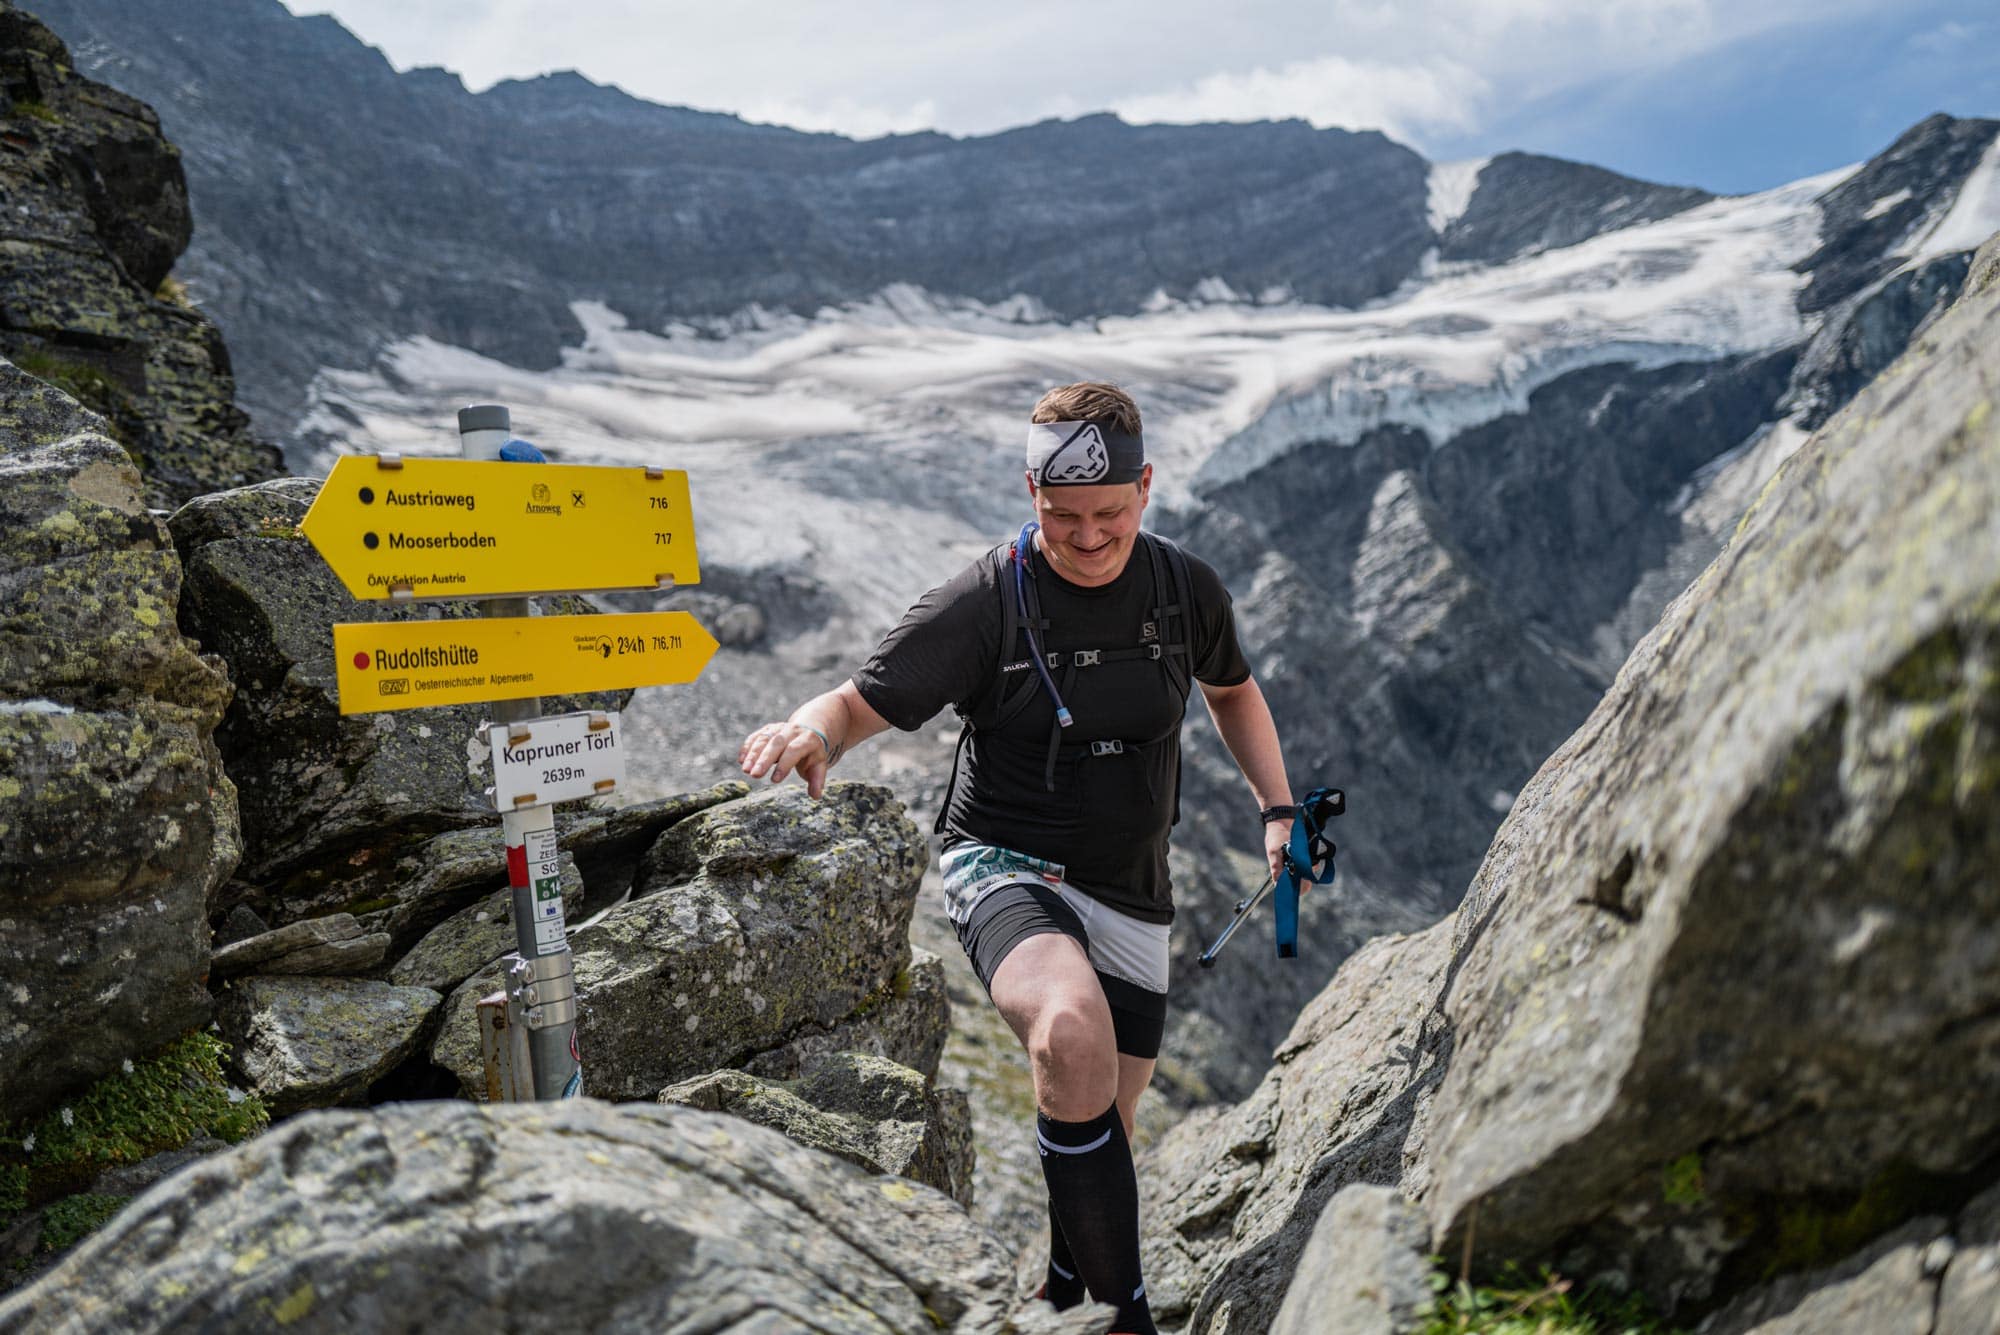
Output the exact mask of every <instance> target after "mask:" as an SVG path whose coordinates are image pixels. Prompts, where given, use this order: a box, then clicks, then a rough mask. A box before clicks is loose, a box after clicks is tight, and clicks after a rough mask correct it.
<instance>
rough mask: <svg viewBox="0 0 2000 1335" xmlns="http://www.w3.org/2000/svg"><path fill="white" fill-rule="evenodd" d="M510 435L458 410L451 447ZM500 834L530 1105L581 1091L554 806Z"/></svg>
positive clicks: (512, 707)
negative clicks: (511, 917)
mask: <svg viewBox="0 0 2000 1335" xmlns="http://www.w3.org/2000/svg"><path fill="white" fill-rule="evenodd" d="M513 434H514V432H513V421H512V418H511V416H510V414H509V413H508V411H507V409H506V408H505V407H504V406H503V405H501V404H497V403H481V404H474V405H472V406H470V407H465V408H461V409H459V410H458V439H459V447H460V450H461V452H462V453H463V454H464V456H465V457H466V458H468V459H498V458H499V457H500V448H501V446H503V445H505V444H506V443H507V442H508V441H509V440H510V439H512V438H513ZM479 610H480V613H481V615H483V616H489V617H524V616H531V615H533V611H532V609H531V607H530V606H529V602H528V600H527V599H526V598H486V599H482V600H480V604H479ZM541 712H542V702H541V700H540V698H539V697H536V698H530V699H525V700H501V701H496V702H495V703H494V705H493V720H492V721H493V723H494V725H495V726H496V727H502V728H504V727H506V726H508V725H509V724H514V723H522V722H525V721H527V720H529V719H532V718H534V717H536V716H537V715H539V714H540V713H541ZM500 829H501V833H502V836H503V838H504V839H505V841H506V845H507V883H508V885H509V886H510V887H512V889H513V892H514V934H515V941H516V944H517V946H518V949H517V951H516V953H514V954H512V955H509V956H507V957H506V959H505V960H503V961H502V964H503V966H504V968H505V971H506V990H507V1015H508V1019H509V1022H510V1023H511V1024H513V1025H516V1026H525V1027H526V1029H527V1033H528V1043H527V1049H528V1055H529V1060H530V1064H531V1065H532V1066H533V1068H534V1083H533V1088H534V1091H535V1098H536V1100H537V1101H547V1100H552V1099H562V1098H570V1097H573V1096H575V1095H577V1094H579V1093H581V1092H582V1089H583V1065H582V1062H581V1060H580V1059H579V1056H578V1053H577V1046H576V982H575V973H574V970H573V968H572V961H571V956H570V950H569V941H568V936H567V932H566V927H565V924H564V921H563V906H562V872H561V866H560V863H559V861H558V857H557V848H556V829H555V808H554V807H550V806H531V807H524V808H522V809H520V810H516V811H503V812H501V813H500ZM516 1050H517V1051H518V1047H517V1048H516ZM513 1084H514V1086H515V1087H523V1088H524V1087H526V1085H527V1082H526V1081H523V1080H521V1079H520V1073H519V1072H516V1073H515V1074H514V1080H513Z"/></svg>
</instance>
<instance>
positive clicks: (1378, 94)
mask: <svg viewBox="0 0 2000 1335" xmlns="http://www.w3.org/2000/svg"><path fill="white" fill-rule="evenodd" d="M1491 91H1492V90H1491V86H1490V85H1489V84H1488V83H1487V82H1486V80H1485V79H1483V78H1481V77H1480V76H1479V75H1478V74H1476V73H1474V72H1473V71H1472V70H1470V69H1467V68H1466V67H1465V66H1463V65H1460V64H1458V63H1456V62H1455V61H1450V60H1439V61H1436V62H1435V63H1434V64H1432V65H1428V66H1426V65H1386V64H1361V63H1359V62H1356V61H1352V60H1348V59H1345V58H1344V57H1341V56H1326V57H1323V58H1322V59H1319V60H1300V61H1294V62H1292V63H1291V64H1289V65H1285V66H1282V67H1280V68H1278V69H1263V68H1260V69H1254V70H1251V71H1249V72H1248V73H1244V74H1210V75H1207V76H1205V77H1203V78H1200V79H1197V80H1195V81H1194V83H1193V84H1192V85H1190V86H1187V87H1183V88H1179V89H1175V90H1173V91H1170V92H1165V93H1149V94H1146V95H1144V96H1140V97H1129V98H1126V99H1124V100H1123V101H1120V102H1117V103H1115V104H1113V106H1112V110H1114V111H1116V112H1117V113H1118V114H1119V115H1120V116H1122V117H1124V118H1125V119H1126V120H1128V121H1135V122H1143V121H1170V122H1176V123H1186V122H1196V121H1252V120H1284V119H1288V118H1292V117H1297V118H1299V119H1302V120H1306V121H1309V122H1311V123H1312V124H1313V125H1315V126H1319V127H1321V128H1325V127H1327V126H1336V125H1337V126H1341V127H1343V128H1346V129H1351V130H1355V129H1360V130H1366V129H1379V130H1384V131H1386V132H1387V133H1388V134H1389V135H1390V136H1391V137H1392V138H1396V139H1401V140H1404V141H1405V142H1411V143H1421V142H1422V141H1423V140H1424V139H1425V138H1427V137H1428V136H1429V134H1430V133H1431V132H1433V131H1438V130H1447V131H1455V132H1461V133H1463V132H1467V131H1470V130H1473V129H1476V128H1477V127H1478V124H1479V119H1480V109H1481V104H1482V103H1483V102H1484V101H1485V100H1486V98H1487V97H1488V96H1489V94H1490V93H1491Z"/></svg>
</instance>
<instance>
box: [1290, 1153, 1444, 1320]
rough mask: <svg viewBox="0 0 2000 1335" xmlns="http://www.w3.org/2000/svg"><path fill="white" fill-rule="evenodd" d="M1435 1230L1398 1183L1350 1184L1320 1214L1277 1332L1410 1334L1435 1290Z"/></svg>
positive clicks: (1425, 1310)
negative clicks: (1432, 1231)
mask: <svg viewBox="0 0 2000 1335" xmlns="http://www.w3.org/2000/svg"><path fill="white" fill-rule="evenodd" d="M1429 1241H1430V1230H1429V1229H1427V1228H1426V1227H1425V1226H1424V1219H1423V1216H1422V1215H1420V1214H1418V1213H1417V1211H1416V1209H1415V1208H1414V1207H1412V1206H1411V1204H1410V1203H1409V1202H1408V1201H1406V1200H1404V1199H1403V1196H1402V1193H1401V1192H1399V1191H1397V1190H1396V1189H1395V1188H1394V1187H1364V1186H1352V1187H1348V1188H1347V1189H1346V1190H1344V1191H1342V1192H1341V1193H1340V1194H1339V1195H1338V1196H1335V1197H1334V1198H1333V1200H1332V1202H1331V1203H1330V1204H1328V1205H1327V1207H1326V1211H1325V1213H1323V1214H1322V1215H1320V1218H1319V1223H1318V1225H1317V1226H1316V1227H1314V1229H1313V1232H1312V1238H1311V1239H1310V1240H1309V1241H1308V1242H1307V1243H1306V1249H1305V1252H1304V1253H1303V1254H1302V1255H1301V1256H1300V1257H1299V1269H1298V1275H1297V1277H1296V1278H1294V1279H1293V1280H1292V1287H1291V1288H1290V1289H1288V1290H1286V1292H1285V1305H1284V1306H1283V1307H1281V1308H1279V1309H1278V1320H1277V1324H1276V1325H1274V1326H1272V1327H1271V1332H1272V1335H1412V1333H1413V1332H1415V1331H1418V1330H1421V1329H1422V1328H1423V1321H1424V1318H1425V1317H1426V1316H1427V1315H1428V1314H1429V1312H1430V1309H1431V1303H1432V1300H1433V1297H1434V1295H1433V1294H1432V1292H1431V1282H1430V1281H1431V1265H1430V1257H1429Z"/></svg>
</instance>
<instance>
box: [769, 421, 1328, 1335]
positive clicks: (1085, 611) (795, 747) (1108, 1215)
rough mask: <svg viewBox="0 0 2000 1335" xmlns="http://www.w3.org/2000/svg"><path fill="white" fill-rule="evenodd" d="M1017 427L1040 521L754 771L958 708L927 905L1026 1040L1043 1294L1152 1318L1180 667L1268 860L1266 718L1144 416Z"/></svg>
mask: <svg viewBox="0 0 2000 1335" xmlns="http://www.w3.org/2000/svg"><path fill="white" fill-rule="evenodd" d="M1032 423H1033V424H1032V425H1030V427H1029V428H1028V450H1027V465H1028V467H1027V479H1028V498H1029V500H1030V502H1031V503H1032V506H1033V511H1034V516H1035V519H1034V521H1031V522H1030V523H1029V524H1027V525H1026V526H1024V527H1023V528H1022V530H1021V534H1020V536H1019V537H1018V538H1017V539H1016V541H1015V542H1014V543H1013V544H1011V545H1008V544H1002V545H1001V546H999V547H996V548H995V549H994V550H993V551H991V552H989V553H988V554H987V555H985V556H983V557H981V558H979V559H978V560H976V561H974V562H973V563H972V564H971V565H969V566H968V567H966V568H965V569H964V570H962V571H960V572H959V573H958V574H957V575H955V576H953V577H952V578H951V579H950V580H949V581H948V582H946V583H945V584H943V585H941V586H940V587H938V588H935V589H932V590H931V591H930V592H929V593H926V594H925V595H924V596H923V597H922V598H921V599H919V600H918V602H917V604H916V606H915V607H913V608H911V609H910V610H909V612H908V613H907V614H906V615H905V616H904V617H903V620H902V622H901V623H900V624H899V625H897V627H896V628H895V629H894V630H892V631H891V632H890V633H889V635H888V637H887V638H886V639H884V640H883V641H882V643H881V645H880V646H879V647H878V648H877V649H876V650H875V653H874V655H873V656H872V657H871V658H869V660H868V662H867V663H866V664H865V665H864V666H863V667H862V668H861V670H860V671H859V672H856V673H855V674H854V676H853V677H852V678H851V679H850V680H848V681H846V682H843V683H841V685H840V686H838V687H836V688H835V689H833V690H831V691H828V692H827V693H826V694H824V695H820V696H816V697H814V698H813V699H811V700H808V701H807V702H806V703H805V704H803V705H801V706H800V707H799V708H798V709H797V710H795V711H794V712H793V713H792V716H791V717H790V718H789V719H788V720H786V721H785V722H783V723H767V724H765V725H764V726H762V727H760V728H758V729H757V730H756V731H755V732H753V733H751V734H750V736H749V737H748V738H747V739H746V740H745V741H744V743H743V747H742V749H741V751H740V753H739V756H738V759H739V761H740V762H741V764H742V767H743V771H744V773H746V774H748V775H750V776H751V777H753V778H756V777H762V776H764V775H766V774H768V775H769V776H770V778H771V781H772V782H774V783H775V782H778V781H780V780H782V779H784V778H785V776H786V775H788V774H793V773H796V774H797V775H798V776H799V777H800V778H801V779H803V780H804V781H805V784H806V788H807V791H808V792H809V793H811V794H812V795H813V796H814V797H818V796H819V795H820V793H821V792H822V791H823V790H824V789H825V787H826V781H827V772H828V770H830V769H831V768H832V767H833V766H834V765H835V764H836V763H837V762H838V761H839V760H840V758H841V756H843V755H845V754H846V753H847V752H848V751H849V750H851V749H853V748H854V747H855V746H857V745H859V744H860V743H861V742H863V741H865V740H866V739H867V738H869V737H872V736H874V735H875V734H876V733H878V732H881V731H882V730H883V729H885V728H888V727H891V726H894V727H897V728H900V729H903V730H905V731H910V730H914V729H916V728H919V727H922V726H923V724H924V723H925V722H927V721H928V720H929V719H930V718H932V717H933V716H934V715H936V714H937V712H938V711H939V710H941V709H943V708H944V707H945V706H946V705H953V706H955V707H956V708H957V710H958V712H959V714H960V715H961V717H962V718H963V719H964V720H965V726H964V730H963V731H962V732H961V734H960V737H959V749H958V752H957V754H956V755H955V756H954V759H953V767H952V779H951V784H950V787H949V789H948V790H947V792H946V795H945V801H944V804H943V808H942V810H940V812H939V814H938V820H937V830H938V833H940V834H941V835H943V836H944V840H943V854H942V858H941V869H942V871H943V876H944V898H945V909H946V912H947V913H948V914H949V915H950V917H951V920H952V923H953V925H954V926H955V927H956V928H957V930H958V938H959V941H960V943H961V944H962V945H963V946H964V948H965V951H966V954H967V955H968V956H969V957H970V959H971V961H972V966H973V969H974V970H975V971H976V972H977V973H978V975H979V979H980V981H981V982H982V983H983V984H984V985H985V987H986V990H987V993H988V995H990V996H991V997H992V999H993V1003H994V1005H995V1006H996V1007H998V1009H999V1011H1000V1014H1001V1015H1002V1016H1003V1017H1005V1019H1006V1021H1007V1023H1008V1025H1009V1026H1011V1027H1012V1029H1013V1030H1014V1033H1015V1035H1016V1036H1017V1037H1018V1038H1019V1039H1020V1040H1021V1043H1022V1046H1023V1047H1025V1048H1026V1049H1027V1052H1028V1056H1029V1060H1030V1064H1031V1067H1032V1070H1033V1074H1034V1083H1035V1102H1036V1106H1037V1109H1038V1115H1037V1117H1036V1135H1037V1139H1038V1142H1039V1144H1040V1148H1041V1152H1042V1153H1041V1162H1042V1169H1043V1173H1044V1176H1045V1177H1046V1178H1047V1182H1048V1191H1049V1215H1050V1218H1049V1232H1050V1256H1049V1264H1048V1282H1047V1286H1046V1289H1045V1290H1044V1293H1045V1296H1046V1297H1047V1298H1048V1299H1049V1300H1050V1301H1051V1302H1053V1303H1054V1304H1055V1305H1056V1306H1057V1307H1058V1308H1068V1307H1072V1306H1075V1305H1076V1304H1078V1303H1080V1302H1081V1301H1083V1297H1084V1293H1085V1289H1086V1288H1088V1291H1089V1292H1090V1294H1091V1295H1092V1296H1094V1297H1096V1298H1097V1299H1098V1300H1099V1301H1101V1302H1107V1303H1110V1304H1112V1305H1113V1306H1115V1307H1117V1308H1118V1319H1117V1320H1116V1321H1114V1322H1113V1323H1112V1328H1113V1329H1114V1330H1116V1331H1121V1332H1125V1331H1130V1332H1150V1331H1152V1330H1153V1329H1154V1326H1153V1321H1152V1317H1151V1315H1150V1313H1149V1311H1148V1307H1147V1303H1146V1297H1145V1285H1144V1284H1143V1282H1142V1280H1141V1277H1140V1272H1139V1210H1138V1184H1137V1180H1136V1178H1135V1176H1134V1173H1133V1167H1132V1152H1131V1145H1130V1137H1131V1133H1132V1120H1133V1114H1134V1110H1135V1109H1136V1108H1137V1106H1138V1102H1139V1095H1140V1093H1141V1092H1142V1091H1144V1089H1145V1088H1146V1085H1147V1083H1148V1082H1149V1081H1150V1080H1151V1079H1152V1076H1153V1066H1154V1061H1155V1059H1156V1058H1157V1057H1158V1055H1159V1050H1160V1036H1161V1033H1162V1030H1163V1029H1164V1027H1165V1022H1166V1013H1167V933H1168V924H1169V923H1170V922H1171V921H1172V920H1173V916H1174V908H1173V899H1172V895H1171V891H1170V887H1169V884H1168V877H1167V837H1168V832H1169V831H1170V830H1171V828H1172V826H1173V824H1174V822H1175V821H1176V820H1177V819H1178V818H1179V814H1180V813H1179V802H1180V730H1181V719H1182V716H1183V714H1184V712H1185V710H1186V703H1187V695H1188V692H1189V689H1190V686H1191V685H1192V684H1193V683H1197V682H1198V683H1199V684H1200V687H1201V692H1202V695H1203V697H1204V699H1205V700H1206V701H1207V704H1208V708H1209V711H1210V713H1211V714H1212V715H1213V717H1214V719H1215V724H1216V730H1217V731H1218V732H1219V733H1220V734H1221V735H1222V739H1223V741H1224V742H1225V743H1226V744H1227V745H1228V747H1229V751H1230V754H1231V755H1232V756H1234V757H1235V758H1236V762H1237V764H1238V765H1239V766H1240V767H1241V769H1242V770H1243V774H1244V777H1245V778H1247V779H1248V780H1249V783H1250V792H1251V798H1252V800H1251V801H1250V802H1249V803H1246V804H1245V807H1244V811H1243V825H1244V826H1245V827H1246V828H1245V833H1246V834H1247V833H1248V827H1249V826H1250V825H1251V819H1250V813H1251V812H1252V811H1256V810H1257V809H1259V808H1262V809H1263V810H1262V813H1261V814H1262V821H1263V835H1262V838H1263V841H1264V851H1265V856H1266V859H1267V861H1268V862H1269V863H1270V865H1271V867H1272V869H1273V871H1274V872H1275V871H1276V870H1277V868H1278V866H1279V863H1280V859H1281V858H1282V856H1283V850H1284V846H1285V839H1286V836H1287V834H1288V832H1289V829H1290V825H1291V819H1292V808H1291V806H1290V805H1288V804H1289V802H1290V797H1289V796H1288V794H1289V792H1290V789H1289V787H1288V785H1287V782H1286V778H1285V766H1284V759H1283V757H1282V755H1281V754H1280V752H1279V747H1278V734H1277V729H1276V727H1275V726H1274V725H1273V723H1272V721H1271V711H1270V708H1269V706H1267V705H1266V704H1265V702H1264V696H1263V693H1262V691H1260V690H1259V689H1258V687H1257V683H1256V680H1255V679H1254V678H1253V677H1252V676H1251V674H1250V668H1249V665H1248V664H1246V663H1245V662H1244V660H1243V652H1242V649H1241V647H1240V646H1239V645H1238V644H1237V640H1236V627H1235V619H1234V614H1233V612H1232V611H1231V607H1230V600H1229V594H1228V591H1227V590H1226V589H1224V588H1223V586H1222V581H1221V580H1220V578H1219V577H1218V576H1217V575H1216V573H1215V572H1214V571H1213V570H1212V569H1210V568H1209V567H1208V566H1207V565H1205V564H1204V563H1202V562H1201V561H1199V560H1197V559H1195V558H1194V557H1192V556H1189V555H1186V554H1184V553H1182V552H1181V551H1180V549H1179V548H1177V547H1175V546H1174V545H1173V544H1171V543H1169V542H1167V541H1165V540H1164V539H1161V538H1157V537H1154V536H1153V535H1151V534H1148V533H1144V532H1142V531H1141V530H1140V527H1139V521H1140V518H1141V516H1142V515H1144V513H1145V510H1146V504H1147V501H1148V500H1149V498H1150V496H1151V491H1152V481H1153V466H1152V465H1151V464H1149V463H1147V462H1146V459H1145V448H1144V444H1143V441H1142V438H1141V435H1140V422H1139V409H1138V405H1137V404H1135V403H1134V402H1133V401H1132V398H1131V396H1129V395H1128V394H1126V393H1125V392H1124V391H1123V390H1121V389H1119V388H1117V387H1116V386H1113V385H1108V384H1096V383H1085V384H1076V385H1065V386H1063V387H1061V388H1058V389H1052V390H1050V391H1049V392H1048V393H1047V394H1044V395H1043V396H1042V398H1041V400H1040V402H1038V403H1037V404H1036V405H1035V409H1034V413H1033V417H1032Z"/></svg>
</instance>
